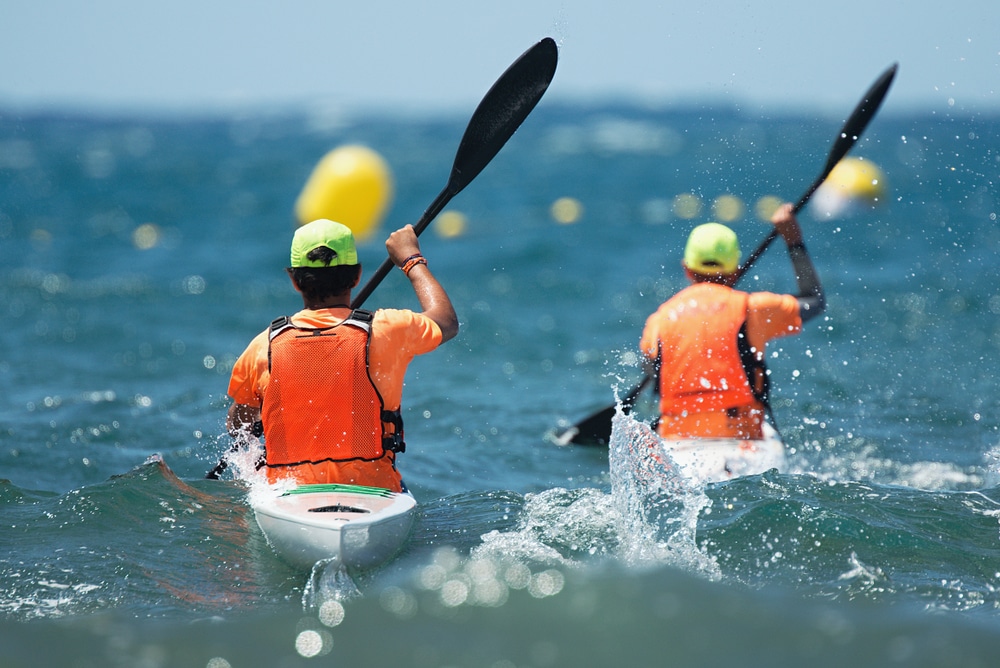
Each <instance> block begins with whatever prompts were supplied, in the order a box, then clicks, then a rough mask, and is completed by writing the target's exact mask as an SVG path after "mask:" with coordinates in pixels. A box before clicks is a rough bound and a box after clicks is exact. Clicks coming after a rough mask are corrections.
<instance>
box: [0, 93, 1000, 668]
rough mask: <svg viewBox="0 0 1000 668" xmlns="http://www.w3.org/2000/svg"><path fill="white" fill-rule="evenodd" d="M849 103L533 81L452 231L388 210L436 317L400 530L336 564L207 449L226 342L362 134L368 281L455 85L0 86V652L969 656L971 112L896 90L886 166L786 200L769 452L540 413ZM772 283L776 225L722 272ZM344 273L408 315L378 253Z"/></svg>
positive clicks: (974, 244)
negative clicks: (722, 469)
mask: <svg viewBox="0 0 1000 668" xmlns="http://www.w3.org/2000/svg"><path fill="white" fill-rule="evenodd" d="M860 92H861V91H860V90H859V93H860ZM854 103H855V101H854V100H847V101H845V103H844V108H843V109H832V108H831V109H827V110H824V111H823V112H816V111H813V112H805V111H786V112H781V111H766V112H765V111H761V110H759V109H744V108H741V107H740V106H738V105H734V106H728V107H726V106H722V107H720V106H719V105H718V104H715V103H712V104H708V103H706V104H703V105H699V104H690V105H688V106H684V107H674V106H666V107H661V108H654V107H649V106H646V105H638V104H634V105H633V104H629V103H624V102H623V103H616V104H596V103H594V104H584V103H578V104H577V103H568V102H559V101H557V100H553V101H551V102H550V101H549V100H547V99H546V100H542V102H541V104H540V105H539V106H538V108H537V109H536V110H535V111H534V112H533V113H532V114H531V116H529V118H528V119H527V120H526V121H525V123H524V124H523V126H522V127H521V128H520V130H519V131H518V132H517V133H516V134H515V135H514V137H513V138H512V139H511V140H510V142H509V143H508V144H507V146H506V147H505V148H504V149H503V150H502V151H501V152H500V154H499V155H498V156H497V157H496V158H495V159H494V160H493V161H492V163H491V164H490V165H489V166H488V167H487V168H486V169H485V170H484V171H483V172H482V173H481V174H480V175H479V176H478V177H477V178H476V179H475V180H474V181H473V182H472V183H471V184H470V185H469V186H468V187H467V188H466V189H465V190H464V191H463V192H461V193H460V194H459V195H458V196H456V197H455V198H454V199H453V200H452V201H451V203H450V204H449V206H448V208H447V209H446V212H445V213H446V214H448V215H450V216H451V217H452V219H455V218H456V217H458V216H461V217H462V219H463V220H464V221H465V226H464V229H463V230H462V231H461V233H460V234H453V235H448V234H444V231H445V230H444V229H443V228H441V227H440V226H437V225H432V226H431V227H429V228H428V229H427V231H426V232H425V233H424V234H423V235H422V236H421V244H422V248H423V251H424V253H425V255H426V256H427V258H428V260H429V263H430V266H431V268H432V269H433V271H434V272H435V274H436V275H437V277H438V278H439V279H440V280H441V282H442V283H443V284H444V286H445V287H446V289H447V290H448V291H449V293H450V295H451V297H452V300H453V302H454V304H455V307H456V309H457V312H458V314H459V318H460V320H461V332H460V334H459V336H458V337H457V338H456V339H455V340H453V341H451V342H449V343H447V344H445V345H444V346H443V347H442V348H441V349H439V350H438V351H436V352H434V353H432V354H430V355H427V356H424V357H422V358H418V359H417V360H416V361H415V362H414V364H413V365H412V366H411V368H410V372H409V373H408V375H407V384H406V390H405V393H404V408H405V413H404V415H405V421H406V425H407V429H406V434H407V444H408V448H407V452H406V453H405V454H404V455H403V456H402V457H401V460H400V461H401V469H402V471H403V473H404V476H405V479H406V482H407V483H408V485H409V486H410V488H411V489H412V491H413V492H414V494H415V495H416V497H417V499H418V500H419V502H420V510H419V515H418V518H417V520H416V524H415V528H414V531H413V534H412V536H411V538H410V540H409V542H408V544H407V545H406V546H405V548H404V549H403V551H402V553H401V554H400V555H399V557H398V558H397V559H395V560H394V561H393V562H391V563H390V564H388V565H387V566H385V567H384V568H382V569H379V570H377V571H375V572H370V573H363V574H354V575H353V576H351V577H345V576H344V575H343V574H331V573H328V572H325V571H324V570H323V569H322V568H319V567H318V568H317V569H315V570H314V571H313V572H312V573H310V572H301V571H298V570H295V569H293V568H291V567H289V566H287V565H285V564H284V563H283V562H282V561H280V560H279V559H278V558H277V557H276V556H275V555H274V553H273V552H272V551H271V548H270V547H269V545H268V544H267V542H266V540H265V538H264V537H263V535H262V534H261V532H260V530H259V528H258V527H257V525H256V523H255V521H254V519H253V515H252V513H251V512H250V511H249V508H248V506H247V495H248V485H247V484H246V483H245V482H242V481H240V480H237V479H234V477H233V476H232V474H231V472H230V473H229V474H227V475H226V476H224V477H223V479H222V480H220V481H212V480H206V479H204V475H205V473H206V471H208V470H209V469H210V468H212V467H213V466H214V465H215V463H216V462H217V461H218V459H219V457H220V456H221V455H222V454H223V453H224V452H225V451H226V450H227V448H228V447H229V440H228V437H227V436H226V435H225V429H224V416H225V412H226V409H227V407H228V405H229V400H228V399H227V397H226V386H227V381H228V375H229V370H230V368H231V366H232V364H233V361H234V360H235V358H236V357H237V356H238V355H239V354H240V352H241V351H242V350H243V348H244V347H245V345H246V344H247V343H248V342H249V340H250V339H251V338H252V337H253V336H254V335H255V334H256V333H258V332H259V331H261V330H262V329H264V327H266V325H267V324H268V323H269V322H270V321H271V320H272V319H273V318H275V317H277V316H280V315H284V314H288V313H292V312H294V311H296V310H297V309H298V308H300V307H301V301H300V300H299V298H298V296H297V294H296V293H295V292H294V291H293V290H292V288H291V285H290V283H289V281H288V278H287V276H286V275H285V274H284V271H283V268H284V267H285V266H286V264H287V261H288V260H287V256H288V246H289V242H290V239H291V234H292V232H293V230H294V223H293V217H292V209H293V204H294V202H295V198H296V197H297V195H298V193H299V191H300V189H301V188H302V186H303V184H304V183H305V181H306V179H307V177H308V176H309V173H310V171H311V170H312V168H313V166H314V165H315V164H316V162H317V161H318V160H319V159H320V158H321V157H322V156H323V155H324V154H325V153H326V152H327V151H329V150H331V149H333V148H335V147H337V146H341V145H344V144H355V143H360V144H364V145H367V146H369V147H371V148H373V149H374V150H376V151H378V152H379V153H380V154H381V155H382V156H383V157H384V158H385V160H386V161H387V162H388V164H389V165H390V167H391V169H392V171H393V174H394V180H395V196H394V199H393V202H392V205H391V209H390V211H389V213H388V216H387V218H386V220H385V221H384V222H383V223H382V226H381V228H380V229H379V230H378V232H377V233H376V234H375V235H373V236H372V237H370V238H368V239H366V240H364V241H363V243H362V244H361V246H360V249H359V251H360V254H361V261H362V263H363V264H364V266H365V268H366V275H365V277H367V276H368V275H370V272H371V271H373V270H374V269H375V268H376V267H377V266H378V265H379V264H380V263H381V262H382V260H383V259H384V257H385V249H384V245H383V243H382V242H383V240H384V237H385V236H386V235H387V234H388V232H389V231H391V230H393V229H396V228H397V227H400V226H402V225H404V224H407V223H414V222H416V221H417V219H419V217H420V215H421V214H422V213H423V211H424V210H425V209H426V208H427V206H428V205H429V204H430V203H431V201H432V200H433V199H434V197H435V196H436V195H437V194H438V192H439V191H441V190H442V188H444V186H445V184H446V182H447V179H448V175H449V173H450V169H451V165H452V161H453V159H454V156H455V151H456V149H457V147H458V144H459V141H460V139H461V137H462V133H463V130H464V129H465V126H466V123H467V122H468V119H469V117H470V115H471V111H472V110H471V109H470V110H454V111H453V112H449V113H443V112H442V113H436V114H430V113H427V114H423V115H403V114H398V115H396V114H391V113H383V114H370V113H369V114H350V113H337V112H330V111H326V112H321V111H315V112H302V113H299V112H296V113H279V112H259V113H251V112H244V113H239V114H223V113H215V114H207V113H206V114H204V115H191V114H188V115H184V116H180V117H173V116H170V115H167V114H155V113H134V114H112V113H101V114H96V113H82V112H76V111H71V110H65V111H59V110H49V111H47V112H44V113H43V112H32V111H25V110H12V109H8V110H0V313H2V320H0V322H2V324H3V326H2V328H0V388H2V393H3V397H4V398H3V401H2V402H0V665H2V666H4V667H5V668H6V667H12V668H20V667H26V666H81V667H87V666H149V667H153V668H158V667H167V666H186V667H191V666H194V667H204V668H227V667H231V668H239V667H245V666H306V665H331V666H332V665H343V666H385V665H399V666H414V667H420V668H423V667H427V668H430V667H438V666H441V667H444V666H482V667H488V668H530V667H536V668H550V667H561V666H574V667H576V666H611V665H622V666H633V665H634V666H640V665H642V666H645V665H665V666H727V667H736V666H740V667H743V666H761V667H764V666H767V667H772V668H780V667H785V666H787V667H793V666H796V667H797V666H803V665H809V666H816V667H822V666H831V667H832V666H844V665H852V666H859V667H860V666H880V667H881V666H949V667H959V666H963V667H964V666H968V667H972V666H977V667H978V666H995V665H997V663H998V662H1000V486H998V485H1000V478H998V469H1000V464H998V457H1000V398H998V393H997V379H996V378H997V371H998V362H997V360H998V357H1000V262H998V256H1000V225H998V221H997V213H998V210H1000V203H998V199H997V192H998V191H997V180H998V178H1000V116H997V115H988V114H982V113H974V112H963V111H961V110H957V109H942V110H936V111H933V110H923V111H913V110H906V109H898V108H895V107H894V105H893V103H892V95H891V93H890V95H889V97H888V99H887V102H886V104H885V105H884V106H883V109H882V111H881V112H880V114H879V115H878V116H877V117H876V118H875V119H874V120H873V121H872V123H871V125H870V126H869V128H868V129H867V130H866V132H865V133H864V136H863V137H862V139H861V140H860V141H859V142H858V144H857V145H856V146H855V148H854V150H853V151H852V155H853V156H856V157H863V158H864V159H865V160H868V161H870V162H871V163H873V164H875V165H877V166H878V167H879V168H880V169H881V170H882V172H883V173H884V181H883V183H882V184H881V185H882V186H883V187H884V193H883V195H882V196H881V197H880V198H879V200H878V201H877V202H876V203H870V202H863V203H861V204H859V205H857V206H855V207H854V210H852V211H850V212H849V213H847V214H839V213H838V214H836V215H833V214H831V212H830V211H827V210H823V209H820V208H818V207H815V206H812V205H810V206H809V207H807V208H806V209H804V210H803V212H802V214H801V221H802V227H803V229H804V231H805V237H806V242H807V244H808V247H809V249H810V252H811V254H812V256H813V258H814V261H815V264H816V266H817V268H818V270H819V273H820V275H821V278H822V280H823V282H824V287H825V288H826V291H827V295H828V309H827V312H826V313H825V314H824V315H823V316H822V317H820V318H817V319H816V320H813V321H811V322H809V323H808V324H807V326H806V330H805V331H804V332H803V334H802V335H801V336H798V337H792V338H788V339H782V340H780V341H777V342H775V343H774V344H772V346H771V347H770V348H769V353H770V355H769V360H768V362H769V365H770V368H771V370H772V387H773V392H774V394H775V397H776V400H775V413H776V416H777V421H778V426H779V428H780V429H781V431H782V433H783V435H784V438H785V441H786V444H787V446H788V449H789V453H790V461H791V466H790V470H789V471H787V472H783V473H778V472H775V471H771V472H768V473H764V474H762V475H755V476H749V477H745V478H739V479H735V480H732V481H729V482H724V483H715V484H709V485H696V484H693V483H691V482H690V481H685V480H683V479H681V478H679V477H678V476H677V475H676V474H675V473H674V472H673V471H672V470H671V469H670V467H669V466H668V467H666V468H662V469H659V470H648V469H643V468H642V467H641V466H640V465H639V464H637V463H636V462H631V461H629V460H628V458H627V457H623V455H622V453H625V452H627V451H629V449H630V446H632V445H635V444H638V443H642V441H643V439H648V438H649V432H648V428H647V427H646V423H648V422H649V420H650V419H651V418H652V417H653V411H654V406H653V404H652V400H651V397H648V396H647V397H645V398H644V399H643V400H642V401H640V403H639V405H638V406H637V408H636V410H635V411H634V412H633V413H632V414H631V415H629V416H625V415H619V416H617V417H616V418H615V425H614V429H615V431H614V436H613V439H612V444H611V447H610V448H609V447H593V446H583V445H569V446H560V445H557V444H556V443H555V442H554V439H553V434H554V433H558V432H559V431H560V430H561V429H564V428H566V427H568V426H570V425H572V424H573V423H574V422H576V421H578V420H581V419H583V418H584V417H585V416H586V415H588V414H589V413H591V412H592V411H594V410H596V409H599V408H601V407H602V406H605V405H609V404H611V403H613V402H614V401H615V397H616V393H617V394H618V395H624V394H625V392H627V390H628V389H629V388H630V387H632V386H633V385H634V384H635V383H636V382H638V380H639V379H640V378H641V371H640V369H639V367H638V365H637V361H636V350H637V343H638V338H639V334H640V331H641V328H642V325H643V323H644V321H645V319H646V317H647V315H648V314H649V313H651V312H652V311H653V310H655V309H656V307H657V306H658V305H659V304H660V303H661V302H662V301H664V300H665V299H666V298H667V297H669V296H670V295H671V294H673V293H674V292H675V291H677V290H678V289H680V288H681V287H683V285H684V278H683V275H682V273H681V270H680V259H681V249H682V247H683V243H684V240H685V239H686V236H687V233H688V231H689V230H690V229H691V227H692V226H693V225H694V224H696V223H700V222H705V221H707V220H711V219H718V218H719V215H717V214H719V213H720V212H724V211H726V212H729V213H727V216H728V219H730V220H731V224H732V226H733V228H734V229H735V230H736V231H737V233H738V234H739V236H740V239H741V243H742V245H743V247H744V250H745V251H746V252H748V251H749V250H750V249H751V248H753V247H754V246H755V245H756V244H757V242H758V241H759V240H760V239H762V238H763V237H764V236H766V234H767V233H768V232H769V230H770V227H769V225H768V224H767V223H766V222H764V221H762V220H761V218H760V217H759V216H758V215H757V213H756V208H757V205H758V203H759V202H760V201H761V200H762V199H763V198H766V197H777V198H780V199H783V200H789V201H795V200H796V199H797V198H798V197H799V196H800V195H801V194H802V192H803V191H804V190H805V189H806V188H807V186H808V185H809V184H810V183H811V182H812V180H813V179H814V178H815V176H816V175H817V174H818V173H819V171H820V169H821V168H822V166H823V163H824V162H825V160H826V156H827V153H828V151H829V149H830V147H831V145H832V143H833V141H834V139H835V138H836V136H837V132H838V130H839V128H840V126H841V125H842V123H843V121H844V118H845V117H846V115H847V114H848V113H849V112H850V109H851V108H852V107H853V104H854ZM563 198H570V199H569V200H565V199H563ZM720 198H723V199H722V200H720ZM560 200H562V201H564V202H566V201H569V202H570V203H571V204H574V205H575V207H574V206H570V207H569V208H568V209H563V210H564V211H565V210H569V211H571V212H572V214H573V215H571V216H565V215H564V216H562V218H561V220H557V219H558V218H560V217H559V216H557V215H554V213H553V205H554V204H555V203H556V202H557V201H560ZM685 202H686V203H687V206H686V207H684V206H678V204H679V203H685ZM724 202H728V203H729V204H730V206H729V208H725V207H723V208H719V209H718V210H715V209H713V205H714V204H721V203H724ZM734 204H735V209H734V207H733V205H734ZM734 211H735V213H734ZM365 277H363V278H362V281H363V282H364V280H365ZM794 285H795V284H794V280H793V277H792V275H791V269H790V266H789V263H788V260H787V256H786V253H785V251H784V250H783V249H782V248H781V244H776V245H775V246H774V247H773V248H771V249H770V250H769V251H768V252H767V253H766V254H765V256H764V257H763V258H762V260H761V261H760V262H759V263H758V264H757V265H756V266H755V267H754V269H753V271H751V272H750V273H749V274H748V275H747V276H746V277H745V279H744V282H743V283H742V287H744V288H746V289H760V290H773V291H794ZM366 305H367V306H369V307H378V306H386V307H398V308H417V304H416V301H415V299H414V297H413V295H412V292H411V290H410V289H409V286H408V284H407V282H406V281H405V280H404V279H403V277H402V275H401V274H400V273H399V272H395V271H394V272H392V273H391V274H390V275H389V276H388V277H387V278H386V279H385V280H384V281H383V282H382V283H381V284H380V285H379V287H378V288H377V290H376V291H375V293H374V294H373V295H372V297H371V298H370V299H369V301H368V303H367V304H366Z"/></svg>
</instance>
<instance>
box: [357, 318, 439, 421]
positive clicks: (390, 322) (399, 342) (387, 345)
mask: <svg viewBox="0 0 1000 668" xmlns="http://www.w3.org/2000/svg"><path fill="white" fill-rule="evenodd" d="M372 333H373V336H372V341H371V348H370V356H369V371H370V373H371V377H372V380H373V381H374V382H375V387H377V388H378V390H379V393H380V394H381V395H382V400H383V401H384V402H385V407H386V409H388V410H395V409H397V408H399V405H400V403H401V401H402V398H403V378H404V376H405V374H406V367H407V366H408V365H409V364H410V362H411V361H412V360H413V358H414V357H416V356H417V355H423V354H424V353H428V352H430V351H432V350H434V349H435V348H437V347H438V346H439V345H441V328H440V327H438V325H437V323H436V322H434V321H433V320H431V319H430V318H428V317H427V316H425V315H421V314H420V313H415V312H413V311H408V310H396V309H380V310H378V311H376V312H375V320H374V321H373V322H372Z"/></svg>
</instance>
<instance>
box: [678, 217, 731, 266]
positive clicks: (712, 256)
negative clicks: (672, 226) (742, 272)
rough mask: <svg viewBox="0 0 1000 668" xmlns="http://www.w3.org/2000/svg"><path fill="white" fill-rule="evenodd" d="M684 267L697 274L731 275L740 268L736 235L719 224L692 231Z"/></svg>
mask: <svg viewBox="0 0 1000 668" xmlns="http://www.w3.org/2000/svg"><path fill="white" fill-rule="evenodd" d="M684 266H685V267H687V268H688V269H690V270H691V271H693V272H695V273H697V274H731V273H733V272H734V271H736V268H737V267H739V266H740V244H739V241H737V239H736V233H735V232H733V231H732V230H731V229H729V228H728V227H726V226H725V225H720V224H719V223H705V224H704V225H699V226H698V227H696V228H694V229H693V230H691V235H690V236H689V237H688V241H687V246H685V248H684Z"/></svg>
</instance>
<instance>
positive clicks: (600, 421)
mask: <svg viewBox="0 0 1000 668" xmlns="http://www.w3.org/2000/svg"><path fill="white" fill-rule="evenodd" d="M897 69H898V63H893V64H892V65H891V66H890V67H889V68H888V69H886V70H885V72H883V73H882V75H881V76H880V77H879V78H878V79H876V81H875V83H873V84H872V85H871V87H870V88H869V89H868V90H867V91H865V95H864V97H862V98H861V101H860V102H858V105H857V106H856V107H855V108H854V111H853V112H851V115H850V116H849V117H848V118H847V121H846V122H845V123H844V126H843V127H842V128H841V129H840V133H839V134H838V135H837V138H836V139H835V140H834V142H833V147H831V149H830V154H829V155H828V156H827V159H826V164H825V165H824V166H823V171H822V172H820V173H819V176H817V177H816V179H815V180H814V181H813V182H812V183H811V184H810V186H809V188H808V189H807V190H806V191H805V192H804V193H803V194H802V197H800V198H799V201H798V202H796V204H795V206H794V207H793V208H794V211H795V213H798V212H799V211H800V210H801V209H802V207H804V206H805V205H806V203H807V202H808V201H809V199H810V198H811V197H812V196H813V194H814V193H815V192H816V190H817V189H818V188H819V187H820V185H822V183H823V181H825V180H826V177H828V176H829V175H830V172H831V171H833V168H834V167H836V166H837V163H838V162H840V161H841V160H842V159H843V158H844V156H846V155H847V153H848V151H850V150H851V148H852V147H853V146H854V144H855V143H857V141H858V139H859V138H860V137H861V133H862V132H864V130H865V128H866V127H868V123H869V122H870V121H871V120H872V118H874V116H875V113H876V112H877V111H878V109H879V107H880V106H881V105H882V100H883V99H885V96H886V93H888V92H889V86H890V85H892V80H893V78H894V77H895V76H896V70H897ZM776 238H778V231H777V229H774V228H772V229H771V233H770V234H768V235H767V237H765V239H764V240H763V241H762V242H761V243H760V245H759V246H757V248H755V249H754V251H753V252H752V253H751V254H750V256H749V257H748V258H747V259H746V262H744V263H743V265H742V266H741V267H739V268H738V269H737V270H736V279H735V280H734V281H733V283H734V284H735V283H736V282H738V281H739V280H740V279H741V278H742V277H743V275H744V274H746V272H747V271H749V269H750V267H752V266H753V265H754V263H755V262H756V261H757V260H758V259H759V258H760V256H761V255H763V254H764V251H766V250H767V247H768V246H770V245H771V242H773V241H774V240H775V239H776ZM652 380H653V378H652V376H649V375H643V377H642V380H641V381H639V384H638V385H636V386H635V387H633V388H632V389H631V390H630V391H629V393H628V394H627V395H625V398H624V399H622V412H623V413H625V414H626V415H627V414H628V413H629V411H630V410H631V409H632V406H633V405H634V404H635V399H636V397H638V396H639V393H640V392H642V390H643V389H644V388H645V387H646V386H647V385H649V383H650V381H652ZM614 415H615V404H611V405H610V406H607V407H605V408H602V409H600V410H598V411H596V412H594V413H592V414H591V415H589V416H588V417H586V418H584V419H583V420H581V421H580V422H578V423H576V424H575V425H573V426H572V427H570V428H569V429H566V430H564V431H563V432H562V433H560V434H557V435H556V436H554V437H553V439H552V440H553V441H554V442H555V443H557V444H559V445H568V444H570V443H576V444H593V445H607V444H608V442H609V441H610V440H611V419H612V418H613V417H614Z"/></svg>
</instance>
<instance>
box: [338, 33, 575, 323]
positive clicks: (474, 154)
mask: <svg viewBox="0 0 1000 668" xmlns="http://www.w3.org/2000/svg"><path fill="white" fill-rule="evenodd" d="M558 60H559V51H558V49H557V48H556V43H555V41H554V40H553V39H552V38H551V37H546V38H545V39H543V40H542V41H540V42H538V43H537V44H535V45H534V46H533V47H531V48H530V49H528V50H527V51H525V52H524V53H523V54H521V57H520V58H518V59H517V60H515V61H514V63H513V64H512V65H511V66H510V67H508V68H507V70H506V71H505V72H504V73H503V74H501V75H500V78H499V79H497V81H496V83H494V84H493V87H492V88H490V89H489V91H487V93H486V96H485V97H484V98H483V99H482V101H481V102H480V103H479V106H478V107H476V111H475V112H474V113H473V114H472V118H471V119H470V120H469V125H468V127H466V128H465V134H464V135H462V142H461V143H460V144H459V146H458V152H457V153H456V155H455V162H454V164H453V165H452V167H451V175H450V176H449V177H448V183H447V184H446V185H445V187H444V190H442V191H441V192H440V193H438V196H437V197H436V198H434V201H433V202H431V205H430V206H429V207H427V210H426V211H424V215H422V216H421V217H420V220H418V221H417V222H416V224H414V226H413V231H414V232H415V233H416V234H417V236H420V233H421V232H423V231H424V230H425V229H426V228H427V226H428V225H430V223H431V221H432V220H434V219H435V218H436V217H437V215H438V214H439V213H441V210H442V209H444V207H445V206H446V205H447V204H448V202H450V201H451V198H452V197H454V196H455V195H457V194H458V193H460V192H461V191H462V189H463V188H465V186H467V185H469V183H471V182H472V180H473V179H474V178H476V177H477V176H478V175H479V172H481V171H483V168H484V167H486V165H488V164H489V163H490V160H492V159H493V158H494V157H496V154H497V153H499V152H500V149H501V148H503V146H504V144H506V143H507V140H508V139H510V138H511V136H512V135H513V134H514V131H515V130H517V128H518V127H520V125H521V123H522V122H524V119H525V118H527V117H528V114H530V113H531V110H532V109H534V108H535V105H537V104H538V101H539V100H540V99H542V95H544V94H545V91H546V90H547V89H548V87H549V83H550V82H551V81H552V77H553V76H555V72H556V63H557V62H558ZM391 270H392V260H391V259H390V258H386V259H385V260H383V261H382V264H381V265H379V267H378V269H376V270H375V273H373V274H372V276H371V278H369V279H368V282H367V283H365V285H363V286H362V287H361V289H360V290H359V291H358V293H357V295H355V297H354V299H353V300H352V301H351V308H360V307H361V305H362V304H364V303H365V300H366V299H368V297H369V296H370V295H371V293H372V292H374V291H375V288H376V287H378V284H379V283H381V282H382V280H383V279H384V278H385V277H386V276H388V275H389V272H390V271H391Z"/></svg>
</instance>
